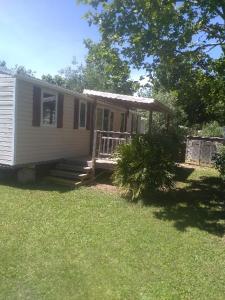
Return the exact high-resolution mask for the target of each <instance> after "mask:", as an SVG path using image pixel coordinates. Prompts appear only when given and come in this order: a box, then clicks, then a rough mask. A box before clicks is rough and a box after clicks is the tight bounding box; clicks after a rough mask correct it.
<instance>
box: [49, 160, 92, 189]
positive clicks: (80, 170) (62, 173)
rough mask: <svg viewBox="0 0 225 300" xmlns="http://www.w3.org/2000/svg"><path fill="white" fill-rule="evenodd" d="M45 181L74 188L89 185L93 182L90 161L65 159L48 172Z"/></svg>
mask: <svg viewBox="0 0 225 300" xmlns="http://www.w3.org/2000/svg"><path fill="white" fill-rule="evenodd" d="M46 180H47V181H50V182H53V183H56V184H61V185H65V186H69V187H74V188H75V187H79V186H81V185H86V184H90V183H91V182H93V181H94V172H93V168H92V161H91V160H87V159H65V160H63V161H61V162H60V163H58V164H57V165H56V166H55V168H54V169H52V170H51V171H50V173H49V176H47V177H46Z"/></svg>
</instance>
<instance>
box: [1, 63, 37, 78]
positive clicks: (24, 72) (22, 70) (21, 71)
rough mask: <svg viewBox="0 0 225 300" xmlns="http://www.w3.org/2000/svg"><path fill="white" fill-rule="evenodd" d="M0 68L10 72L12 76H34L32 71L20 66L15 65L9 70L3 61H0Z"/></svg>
mask: <svg viewBox="0 0 225 300" xmlns="http://www.w3.org/2000/svg"><path fill="white" fill-rule="evenodd" d="M0 67H2V68H5V69H8V70H9V71H11V72H12V73H14V74H22V75H26V76H34V74H35V72H34V71H32V70H31V69H26V67H24V66H21V65H15V66H14V67H12V68H9V67H8V66H7V63H6V62H5V61H4V60H0Z"/></svg>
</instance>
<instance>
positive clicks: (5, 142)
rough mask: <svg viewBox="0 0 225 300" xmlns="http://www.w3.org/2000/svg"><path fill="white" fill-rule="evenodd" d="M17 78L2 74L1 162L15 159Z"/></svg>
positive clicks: (0, 76)
mask: <svg viewBox="0 0 225 300" xmlns="http://www.w3.org/2000/svg"><path fill="white" fill-rule="evenodd" d="M14 99H15V78H13V77H12V76H9V75H6V74H0V164H3V165H10V166H12V165H13V161H14V108H15V101H14Z"/></svg>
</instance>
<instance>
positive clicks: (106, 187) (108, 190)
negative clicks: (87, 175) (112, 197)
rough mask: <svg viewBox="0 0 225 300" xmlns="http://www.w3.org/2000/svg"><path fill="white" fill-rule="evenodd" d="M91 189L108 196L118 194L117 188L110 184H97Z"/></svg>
mask: <svg viewBox="0 0 225 300" xmlns="http://www.w3.org/2000/svg"><path fill="white" fill-rule="evenodd" d="M93 188H95V189H97V190H100V191H103V192H106V193H109V194H118V193H119V192H120V191H119V189H118V187H116V186H114V185H111V184H104V183H97V184H96V185H94V186H93Z"/></svg>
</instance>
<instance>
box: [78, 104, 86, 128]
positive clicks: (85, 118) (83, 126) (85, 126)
mask: <svg viewBox="0 0 225 300" xmlns="http://www.w3.org/2000/svg"><path fill="white" fill-rule="evenodd" d="M81 104H84V105H85V124H84V126H80V110H81ZM86 126H87V102H86V101H83V100H81V101H80V103H79V129H86Z"/></svg>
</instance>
